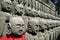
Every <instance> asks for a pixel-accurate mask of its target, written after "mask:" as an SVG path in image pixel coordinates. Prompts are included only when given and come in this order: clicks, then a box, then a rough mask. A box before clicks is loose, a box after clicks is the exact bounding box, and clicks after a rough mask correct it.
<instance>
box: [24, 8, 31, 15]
mask: <svg viewBox="0 0 60 40" xmlns="http://www.w3.org/2000/svg"><path fill="white" fill-rule="evenodd" d="M25 15H27V16H32V9H31V7H26V9H25Z"/></svg>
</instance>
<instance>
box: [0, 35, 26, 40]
mask: <svg viewBox="0 0 60 40" xmlns="http://www.w3.org/2000/svg"><path fill="white" fill-rule="evenodd" d="M0 40H25V35H22V36H14V35H12V34H6V35H5V36H3V37H1V38H0Z"/></svg>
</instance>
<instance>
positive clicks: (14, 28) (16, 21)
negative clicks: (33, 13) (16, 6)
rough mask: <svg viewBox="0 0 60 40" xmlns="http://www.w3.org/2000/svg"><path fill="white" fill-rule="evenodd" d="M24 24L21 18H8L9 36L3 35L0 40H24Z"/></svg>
mask: <svg viewBox="0 0 60 40" xmlns="http://www.w3.org/2000/svg"><path fill="white" fill-rule="evenodd" d="M24 25H25V23H24V20H23V18H22V17H20V16H16V17H12V18H10V21H9V24H8V29H9V31H10V32H11V33H10V34H5V36H3V37H2V38H0V40H25V31H26V28H25V26H24Z"/></svg>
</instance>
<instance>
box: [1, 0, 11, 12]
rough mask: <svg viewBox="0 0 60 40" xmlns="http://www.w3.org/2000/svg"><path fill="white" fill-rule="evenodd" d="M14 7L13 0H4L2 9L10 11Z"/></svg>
mask: <svg viewBox="0 0 60 40" xmlns="http://www.w3.org/2000/svg"><path fill="white" fill-rule="evenodd" d="M11 9H12V2H11V0H2V10H3V11H4V12H10V11H11Z"/></svg>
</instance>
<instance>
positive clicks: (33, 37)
mask: <svg viewBox="0 0 60 40" xmlns="http://www.w3.org/2000/svg"><path fill="white" fill-rule="evenodd" d="M38 31H39V20H38V19H36V18H31V19H29V20H28V30H27V33H26V35H27V40H39V39H38V36H37V32H38Z"/></svg>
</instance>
